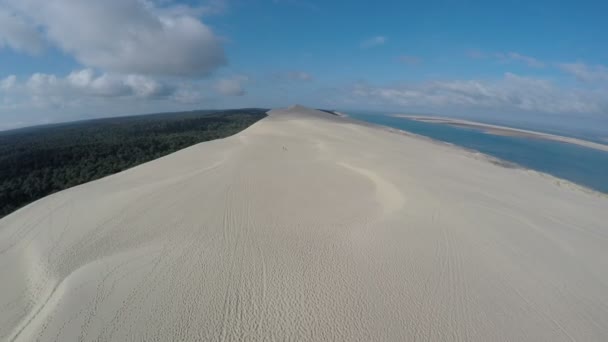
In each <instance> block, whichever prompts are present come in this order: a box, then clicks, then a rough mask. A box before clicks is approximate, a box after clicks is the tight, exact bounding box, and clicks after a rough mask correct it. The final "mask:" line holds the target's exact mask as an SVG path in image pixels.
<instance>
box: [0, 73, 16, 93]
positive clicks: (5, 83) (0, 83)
mask: <svg viewBox="0 0 608 342" xmlns="http://www.w3.org/2000/svg"><path fill="white" fill-rule="evenodd" d="M16 84H17V77H16V76H15V75H10V76H7V77H6V78H4V79H1V80H0V90H4V91H8V90H11V89H13V88H14V87H15V85H16Z"/></svg>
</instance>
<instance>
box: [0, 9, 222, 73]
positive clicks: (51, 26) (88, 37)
mask: <svg viewBox="0 0 608 342" xmlns="http://www.w3.org/2000/svg"><path fill="white" fill-rule="evenodd" d="M161 4H164V5H161ZM0 5H2V6H4V7H5V8H9V9H10V12H9V11H6V10H5V11H3V12H0V29H2V30H0V31H1V32H3V34H2V35H1V36H0V37H1V38H0V41H1V42H3V44H4V45H7V46H10V47H12V48H15V49H19V50H23V51H28V52H36V51H38V50H40V49H41V47H42V43H41V42H42V41H48V42H49V43H50V44H52V45H54V46H56V47H58V48H60V49H62V50H63V51H65V52H66V53H68V54H70V55H72V56H73V57H74V58H75V59H76V60H77V61H79V62H80V63H82V64H83V65H85V66H87V67H93V68H99V69H103V70H106V71H111V72H117V73H125V74H142V75H161V76H205V75H208V74H210V73H211V72H212V71H213V70H215V69H216V68H218V67H220V66H222V65H224V64H226V57H225V54H224V50H223V47H222V43H221V40H220V39H219V38H218V37H217V36H216V35H215V34H214V33H213V31H212V30H211V29H210V28H209V27H208V26H207V25H205V24H204V23H203V22H202V21H200V20H199V19H198V18H196V17H195V16H193V15H192V14H191V13H190V11H186V10H184V7H183V5H182V6H177V5H172V4H171V2H170V1H169V2H167V1H161V2H151V1H146V2H144V1H139V0H104V1H75V0H53V1H47V0H0ZM7 28H8V29H7Z"/></svg>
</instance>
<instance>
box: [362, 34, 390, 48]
mask: <svg viewBox="0 0 608 342" xmlns="http://www.w3.org/2000/svg"><path fill="white" fill-rule="evenodd" d="M387 41H388V38H387V37H385V36H375V37H372V38H369V39H366V40H364V41H362V42H361V44H360V46H361V48H363V49H369V48H372V47H376V46H380V45H384V44H386V42H387Z"/></svg>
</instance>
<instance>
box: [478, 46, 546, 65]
mask: <svg viewBox="0 0 608 342" xmlns="http://www.w3.org/2000/svg"><path fill="white" fill-rule="evenodd" d="M467 56H469V58H473V59H494V60H498V61H500V62H503V63H512V62H518V63H524V64H526V65H527V66H529V67H531V68H544V67H545V63H544V62H542V61H540V60H538V59H536V58H534V57H531V56H526V55H523V54H521V53H518V52H512V51H511V52H495V53H487V52H484V51H482V50H478V49H471V50H468V51H467Z"/></svg>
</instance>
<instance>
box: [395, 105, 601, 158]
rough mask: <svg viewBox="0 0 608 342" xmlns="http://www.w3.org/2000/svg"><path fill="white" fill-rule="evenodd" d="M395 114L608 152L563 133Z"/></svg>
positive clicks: (411, 118) (591, 142)
mask: <svg viewBox="0 0 608 342" xmlns="http://www.w3.org/2000/svg"><path fill="white" fill-rule="evenodd" d="M393 116H394V117H397V118H405V119H410V120H416V121H422V122H429V123H438V124H444V125H450V126H459V127H468V128H474V129H479V130H482V131H484V132H486V133H488V134H494V135H506V136H516V137H526V138H534V139H544V140H553V141H559V142H563V143H568V144H574V145H579V146H584V147H588V148H592V149H595V150H600V151H607V152H608V145H605V144H600V143H596V142H593V141H587V140H582V139H577V138H572V137H565V136H561V135H555V134H549V133H542V132H536V131H530V130H526V129H519V128H511V127H505V126H497V125H490V124H485V123H481V122H475V121H468V120H460V119H451V118H441V117H433V116H420V115H402V114H397V115H393Z"/></svg>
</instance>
